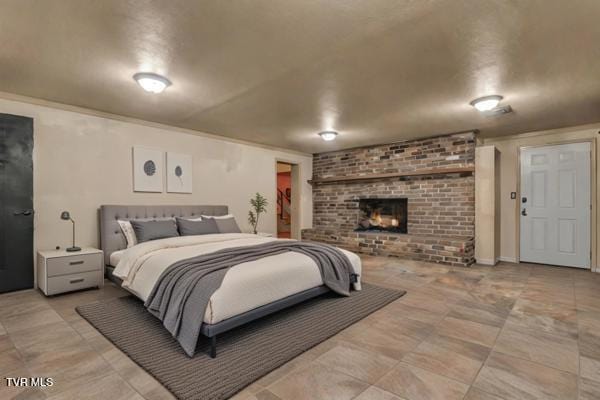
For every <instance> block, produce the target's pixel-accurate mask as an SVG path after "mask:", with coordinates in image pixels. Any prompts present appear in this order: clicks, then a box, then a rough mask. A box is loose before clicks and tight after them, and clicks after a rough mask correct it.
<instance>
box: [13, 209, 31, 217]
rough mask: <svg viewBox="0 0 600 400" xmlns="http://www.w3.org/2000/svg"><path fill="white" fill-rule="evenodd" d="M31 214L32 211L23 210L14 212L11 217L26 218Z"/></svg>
mask: <svg viewBox="0 0 600 400" xmlns="http://www.w3.org/2000/svg"><path fill="white" fill-rule="evenodd" d="M33 213H34V211H33V210H23V211H15V212H14V213H13V215H25V216H28V215H31V214H33Z"/></svg>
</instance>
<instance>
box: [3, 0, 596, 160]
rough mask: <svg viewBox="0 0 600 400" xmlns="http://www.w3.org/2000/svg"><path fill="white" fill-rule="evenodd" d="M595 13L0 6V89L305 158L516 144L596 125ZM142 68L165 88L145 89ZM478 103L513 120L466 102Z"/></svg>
mask: <svg viewBox="0 0 600 400" xmlns="http://www.w3.org/2000/svg"><path fill="white" fill-rule="evenodd" d="M598 16H600V1H597V0H587V1H586V0H578V1H572V2H568V6H566V2H565V0H527V1H524V0H513V1H510V0H485V1H482V0H414V1H400V0H362V1H353V0H320V1H317V0H285V1H281V0H231V1H222V0H214V1H209V0H206V1H195V0H189V1H184V0H164V1H150V0H146V1H141V0H129V1H125V0H102V1H94V0H61V1H42V2H40V1H36V0H19V1H4V2H2V6H1V12H0V43H1V45H0V91H3V92H9V93H15V94H19V95H25V96H30V97H35V98H41V99H45V100H50V101H54V102H59V103H64V104H69V105H74V106H80V107H85V108H89V109H93V110H99V111H103V112H109V113H114V114H119V115H123V116H127V117H133V118H138V119H143V120H147V121H152V122H158V123H163V124H168V125H172V126H177V127H181V128H188V129H193V130H197V131H201V132H208V133H214V134H219V135H223V136H228V137H231V138H236V139H243V140H247V141H252V142H256V143H261V144H267V145H273V146H277V147H282V148H289V149H294V150H298V151H303V152H309V153H315V152H322V151H329V150H334V149H339V148H347V147H355V146H361V145H369V144H377V143H385V142H393V141H399V140H403V139H411V138H417V137H426V136H434V135H439V134H444V133H452V132H457V131H465V130H473V129H478V130H479V131H480V134H481V135H483V136H498V135H506V134H514V133H520V132H525V131H533V130H542V129H550V128H558V127H564V126H571V125H578V124H585V123H590V122H596V121H600V46H599V45H598V44H599V43H600V24H599V23H598ZM140 71H144V72H156V73H159V74H162V75H165V76H167V77H168V78H169V79H170V80H171V81H172V82H173V85H172V86H171V87H169V88H168V89H167V90H166V91H165V92H164V93H162V94H160V95H155V94H150V93H146V92H144V91H143V90H142V89H141V88H140V87H139V86H137V84H136V83H135V82H134V80H133V79H132V75H133V74H134V73H136V72H140ZM489 94H500V95H503V96H504V101H503V102H502V103H501V104H510V105H511V106H512V108H513V109H514V112H513V113H512V114H509V115H504V116H501V117H485V116H482V115H481V114H479V113H478V112H477V111H476V110H475V109H474V108H473V107H471V106H470V105H469V102H470V101H471V100H472V99H474V98H476V97H479V96H484V95H489ZM328 129H333V130H336V131H338V132H339V136H338V139H337V140H335V141H333V142H324V141H323V140H322V139H320V137H318V135H317V132H319V131H322V130H328Z"/></svg>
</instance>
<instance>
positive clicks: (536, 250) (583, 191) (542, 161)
mask: <svg viewBox="0 0 600 400" xmlns="http://www.w3.org/2000/svg"><path fill="white" fill-rule="evenodd" d="M590 169H591V168H590V143H573V144H563V145H556V146H544V147H533V148H525V149H522V150H521V203H520V204H519V205H520V207H521V251H520V252H521V257H520V258H521V261H524V262H535V263H543V264H553V265H564V266H569V267H579V268H590V264H591V260H590V258H591V257H590V256H591V254H590V223H591V202H590V186H591V182H590V181H591V179H590V173H591V171H590Z"/></svg>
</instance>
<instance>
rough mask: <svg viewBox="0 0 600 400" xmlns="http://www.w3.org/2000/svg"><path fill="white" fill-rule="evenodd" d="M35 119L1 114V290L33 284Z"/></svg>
mask: <svg viewBox="0 0 600 400" xmlns="http://www.w3.org/2000/svg"><path fill="white" fill-rule="evenodd" d="M32 150H33V119H31V118H27V117H20V116H17V115H8V114H0V293H2V292H8V291H11V290H19V289H28V288H32V287H33V160H32V154H31V153H32Z"/></svg>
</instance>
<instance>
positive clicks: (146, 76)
mask: <svg viewBox="0 0 600 400" xmlns="http://www.w3.org/2000/svg"><path fill="white" fill-rule="evenodd" d="M133 79H135V80H136V82H137V83H138V85H140V86H141V87H142V89H144V90H145V91H146V92H150V93H162V91H163V90H165V89H166V88H167V87H168V86H171V81H170V80H168V79H167V78H165V77H164V76H160V75H158V74H153V73H151V72H138V73H137V74H135V75H134V76H133Z"/></svg>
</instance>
